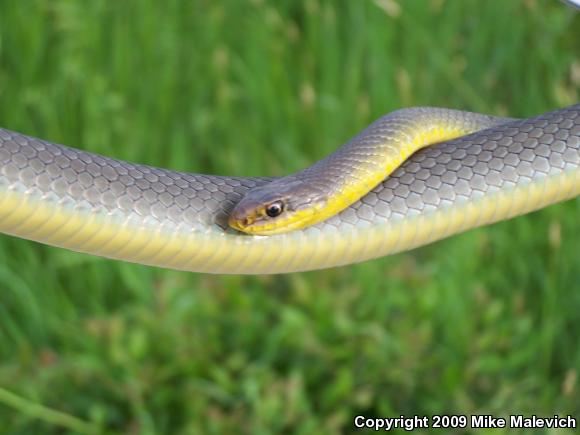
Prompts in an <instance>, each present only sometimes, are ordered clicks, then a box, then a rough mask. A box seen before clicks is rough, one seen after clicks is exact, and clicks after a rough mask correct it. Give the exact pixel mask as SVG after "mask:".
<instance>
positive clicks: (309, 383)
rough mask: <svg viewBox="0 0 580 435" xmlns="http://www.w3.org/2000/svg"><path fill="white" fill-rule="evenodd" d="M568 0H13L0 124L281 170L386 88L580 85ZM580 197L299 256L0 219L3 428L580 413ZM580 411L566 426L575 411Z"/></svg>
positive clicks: (391, 100)
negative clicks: (121, 239)
mask: <svg viewBox="0 0 580 435" xmlns="http://www.w3.org/2000/svg"><path fill="white" fill-rule="evenodd" d="M579 53H580V15H579V14H577V13H574V12H573V11H572V10H571V9H570V8H569V7H567V6H566V5H564V4H563V3H561V2H558V1H555V0H543V1H541V0H526V1H524V0H522V1H516V0H514V1H503V0H487V1H481V0H466V1H460V0H453V1H451V0H448V1H445V0H405V1H395V0H374V1H373V0H356V1H355V0H342V1H340V0H339V1H332V0H304V1H295V0H280V1H267V0H252V1H250V0H221V1H217V0H197V1H185V0H184V1H177V0H165V1H158V0H140V1H137V0H133V1H115V0H107V1H105V0H86V1H75V0H6V1H5V0H2V1H1V2H0V125H1V126H3V127H6V128H10V129H12V130H17V131H21V132H24V133H28V134H31V135H34V136H39V137H42V138H46V139H50V140H53V141H56V142H60V143H65V144H68V145H72V146H76V147H79V148H84V149H87V150H91V151H94V152H99V153H103V154H107V155H111V156H114V157H118V158H123V159H128V160H132V161H138V162H142V163H147V164H151V165H156V166H164V167H170V168H173V169H177V170H186V171H192V172H204V173H215V174H229V175H259V174H263V175H282V174H286V173H289V172H290V171H294V170H297V169H299V168H303V167H305V166H307V165H308V164H310V163H311V162H314V161H315V160H317V159H318V158H320V157H322V156H324V155H326V154H328V153H329V152H331V151H333V150H334V149H335V148H336V147H337V146H338V145H339V144H341V143H342V142H344V141H345V140H346V139H348V138H349V137H350V136H351V135H353V134H354V133H356V132H358V131H359V130H361V129H362V128H363V127H364V126H365V125H367V124H368V123H369V122H370V121H371V120H373V119H374V118H376V117H378V116H380V115H381V114H383V113H386V112H388V111H390V110H393V109H396V108H399V107H404V106H413V105H436V106H446V107H453V108H460V109H468V110H475V111H483V112H489V113H495V114H500V115H510V116H520V117H526V116H530V115H533V114H537V113H540V112H543V111H547V110H551V109H554V108H557V107H562V106H566V105H569V104H573V103H576V102H578V101H579V93H580V92H579V90H580V57H579ZM579 216H580V202H579V201H578V200H573V201H570V202H568V203H566V204H562V205H558V206H553V207H550V208H547V209H545V210H542V211H540V212H537V213H534V214H532V215H528V216H525V217H522V218H518V219H515V220H512V221H509V222H504V223H501V224H498V225H494V226H492V227H489V228H484V229H479V230H475V231H470V232H468V233H466V234H463V235H460V236H458V237H454V238H452V239H449V240H445V241H442V242H439V243H436V244H434V245H431V246H427V247H424V248H421V249H418V250H415V251H413V252H410V253H405V254H401V255H396V256H393V257H388V258H383V259H379V260H376V261H370V262H366V263H364V264H360V265H355V266H348V267H343V268H338V269H333V270H327V271H320V272H311V273H300V274H291V275H281V276H256V277H252V276H250V277H245V276H211V275H201V274H193V273H181V272H174V271H166V270H161V269H155V268H150V267H144V266H138V265H132V264H124V263H121V262H115V261H110V260H105V259H101V258H96V257H91V256H88V255H81V254H76V253H71V252H66V251H64V250H61V249H56V248H50V247H46V246H41V245H39V244H36V243H32V242H28V241H24V240H18V239H15V238H11V237H8V236H2V237H1V238H0V433H2V434H4V433H6V434H32V433H35V434H36V433H39V434H40V433H42V434H45V433H46V434H51V433H54V434H62V433H80V432H86V433H91V432H95V433H100V432H104V433H109V434H124V433H128V434H168V433H171V434H186V433H187V434H190V433H198V434H222V433H243V434H257V435H262V434H264V435H266V434H279V433H287V434H290V433H292V434H322V433H324V434H340V433H350V432H351V431H352V420H353V417H354V416H355V415H357V414H363V415H367V416H398V415H399V414H406V415H414V414H417V415H431V414H439V413H445V414H494V415H500V416H505V415H508V414H510V413H524V414H532V413H535V414H543V415H553V414H555V413H558V414H572V415H576V416H580V415H579V414H580V399H579V391H580V385H579V382H580V381H579V380H578V372H579V370H580V346H579V340H580V338H579V337H580V256H579V246H580V230H579V227H578V221H579ZM570 433H572V432H570Z"/></svg>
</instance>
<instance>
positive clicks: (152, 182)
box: [0, 105, 580, 273]
mask: <svg viewBox="0 0 580 435" xmlns="http://www.w3.org/2000/svg"><path fill="white" fill-rule="evenodd" d="M424 110H436V109H424ZM377 122H378V123H380V122H381V120H379V121H377ZM384 122H388V120H386V121H384ZM496 124H500V125H496ZM492 125H493V126H492V127H491V128H487V129H484V130H481V131H479V132H476V133H474V134H470V135H467V136H462V137H460V138H458V139H455V140H451V141H447V142H443V143H439V144H437V145H434V146H431V147H428V148H425V149H423V150H421V151H419V152H417V153H416V154H414V155H413V156H411V157H410V158H409V159H408V160H406V161H405V162H404V163H403V164H402V166H401V167H399V168H398V169H396V170H395V171H394V173H393V174H392V175H391V176H389V177H387V178H386V179H385V180H384V181H382V182H381V183H380V184H379V185H378V186H376V187H374V189H372V190H371V191H370V192H369V193H368V194H366V195H365V196H363V197H362V198H361V199H360V200H358V201H356V202H354V203H353V204H352V205H350V206H348V207H347V208H345V209H344V210H342V211H341V212H339V213H338V214H336V215H334V216H332V217H330V218H328V219H326V220H325V221H323V222H319V223H316V224H314V225H311V226H308V227H306V228H303V229H299V230H296V231H290V232H287V233H284V234H277V235H271V236H252V235H247V234H241V233H239V232H237V231H235V230H233V229H231V228H229V226H228V219H229V218H230V214H231V212H232V209H233V208H234V207H235V206H236V204H238V202H239V201H240V200H241V198H242V197H244V196H245V195H246V194H247V193H248V192H249V191H250V190H251V189H254V188H258V187H260V186H264V185H266V184H268V183H270V182H272V181H273V180H272V179H267V178H243V177H224V176H210V175H198V174H188V173H182V172H175V171H170V170H167V169H159V168H153V167H149V166H145V165H139V164H134V163H129V162H124V161H119V160H115V159H111V158H107V157H102V156H99V155H96V154H91V153H88V152H84V151H79V150H76V149H73V148H68V147H65V146H62V145H56V144H53V143H50V142H47V141H44V140H39V139H35V138H32V137H29V136H25V135H22V134H19V133H15V132H11V131H9V130H3V129H0V231H1V232H3V233H6V234H11V235H15V236H18V237H23V238H26V239H30V240H36V241H39V242H43V243H47V244H50V245H54V246H60V247H64V248H68V249H72V250H75V251H80V252H87V253H91V254H96V255H101V256H105V257H110V258H116V259H120V260H126V261H132V262H137V263H143V264H148V265H155V266H161V267H166V268H173V269H180V270H189V271H198V272H212V273H281V272H292V271H300V270H310V269H320V268H325V267H331V266H338V265H344V264H348V263H353V262H359V261H363V260H366V259H370V258H375V257H379V256H382V255H387V254H391V253H395V252H400V251H403V250H407V249H411V248H414V247H417V246H420V245H424V244H426V243H429V242H432V241H435V240H438V239H441V238H444V237H447V236H449V235H452V234H456V233H459V232H461V231H465V230H467V229H470V228H474V227H477V226H481V225H484V224H488V223H492V222H496V221H499V220H503V219H507V218H510V217H513V216H516V215H520V214H523V213H527V212H529V211H532V210H536V209H539V208H541V207H544V206H547V205H549V204H553V203H556V202H559V201H562V200H565V199H569V198H572V197H575V196H577V195H579V194H580V105H575V106H571V107H568V108H564V109H560V110H556V111H553V112H550V113H546V114H543V115H541V116H538V117H533V118H529V119H525V120H519V121H512V120H510V121H509V122H508V120H505V121H504V122H503V123H502V122H494V123H492ZM383 127H384V128H383V130H384V131H387V132H388V131H390V130H392V129H389V127H388V125H386V126H383ZM484 127H486V126H484ZM388 134H391V133H387V135H388ZM364 137H365V134H364V133H363V134H362V135H359V136H357V138H355V139H354V140H353V141H357V140H358V141H361V140H363V139H364ZM386 139H388V138H386ZM379 142H380V141H379ZM351 143H352V142H351Z"/></svg>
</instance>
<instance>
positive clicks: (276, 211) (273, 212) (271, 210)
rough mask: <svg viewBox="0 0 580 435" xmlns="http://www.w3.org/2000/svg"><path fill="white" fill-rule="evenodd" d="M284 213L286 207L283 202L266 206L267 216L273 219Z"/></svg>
mask: <svg viewBox="0 0 580 435" xmlns="http://www.w3.org/2000/svg"><path fill="white" fill-rule="evenodd" d="M282 211H284V205H283V204H282V201H276V202H273V203H272V204H269V205H267V206H266V214H267V215H268V216H270V217H271V218H274V217H276V216H280V213H282Z"/></svg>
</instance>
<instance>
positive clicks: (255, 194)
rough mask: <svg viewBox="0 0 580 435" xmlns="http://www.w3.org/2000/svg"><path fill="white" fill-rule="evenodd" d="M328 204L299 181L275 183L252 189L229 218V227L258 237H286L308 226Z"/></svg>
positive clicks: (313, 190)
mask: <svg viewBox="0 0 580 435" xmlns="http://www.w3.org/2000/svg"><path fill="white" fill-rule="evenodd" d="M324 204H325V200H324V199H323V197H322V195H318V194H316V192H315V189H313V188H312V186H310V185H307V184H306V183H304V182H303V181H300V180H292V181H287V180H285V179H279V180H275V181H273V182H271V183H269V184H266V185H263V186H259V187H255V188H253V189H250V190H249V191H248V192H247V193H246V195H245V196H244V197H243V198H242V199H241V201H240V202H239V203H238V204H237V205H236V206H235V207H234V209H233V210H232V212H231V214H230V218H229V225H230V226H231V227H232V228H235V229H236V230H238V231H242V232H244V233H248V234H256V235H272V234H280V233H285V232H288V231H291V230H296V229H299V228H303V227H305V226H308V225H309V224H310V222H312V221H313V220H314V217H315V215H316V213H317V212H318V211H319V210H320V209H321V208H322V207H324Z"/></svg>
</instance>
